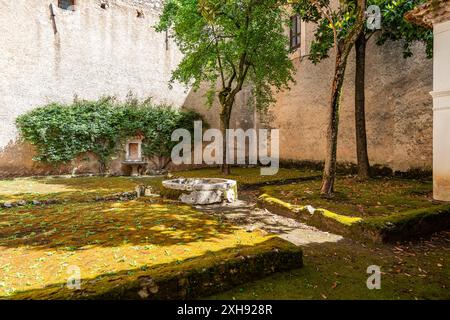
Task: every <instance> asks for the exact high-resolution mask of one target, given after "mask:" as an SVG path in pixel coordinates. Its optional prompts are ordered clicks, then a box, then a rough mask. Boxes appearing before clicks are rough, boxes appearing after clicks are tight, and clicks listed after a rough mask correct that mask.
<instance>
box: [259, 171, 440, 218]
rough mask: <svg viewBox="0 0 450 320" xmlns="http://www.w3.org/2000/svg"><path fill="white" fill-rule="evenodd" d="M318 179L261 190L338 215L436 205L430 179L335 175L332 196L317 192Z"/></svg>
mask: <svg viewBox="0 0 450 320" xmlns="http://www.w3.org/2000/svg"><path fill="white" fill-rule="evenodd" d="M320 184H321V181H320V180H319V179H315V180H308V181H301V182H296V183H292V184H286V185H283V186H266V187H263V188H261V191H262V193H265V194H267V195H269V196H272V197H275V198H278V199H281V200H283V201H285V202H287V203H290V204H293V205H302V206H304V205H312V206H313V207H315V208H323V209H327V210H330V211H332V212H335V213H337V214H340V215H349V216H359V217H367V216H388V215H392V214H396V213H400V212H404V211H408V210H413V209H420V208H431V207H434V206H438V205H439V204H436V203H434V202H433V199H432V183H431V182H430V181H418V180H405V179H396V178H378V179H372V180H369V181H367V182H359V181H358V180H357V179H355V178H354V177H338V178H337V179H336V186H335V189H336V193H335V196H334V197H333V198H324V197H322V196H321V195H320V192H319V191H320Z"/></svg>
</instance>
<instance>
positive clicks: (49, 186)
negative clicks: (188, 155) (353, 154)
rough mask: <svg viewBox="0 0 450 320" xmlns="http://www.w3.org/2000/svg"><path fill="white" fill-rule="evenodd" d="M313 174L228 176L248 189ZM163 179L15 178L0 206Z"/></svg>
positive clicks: (91, 195) (79, 198) (75, 197)
mask: <svg viewBox="0 0 450 320" xmlns="http://www.w3.org/2000/svg"><path fill="white" fill-rule="evenodd" d="M316 174H317V172H314V171H301V170H295V169H280V171H279V172H278V174H276V175H273V176H261V175H260V171H259V168H242V167H238V168H232V174H231V175H230V176H227V178H229V179H235V180H237V181H238V183H239V185H240V186H241V187H242V186H247V185H252V184H261V183H267V182H269V183H270V182H272V183H273V182H282V181H285V180H288V179H299V178H309V177H313V176H314V175H316ZM172 175H175V176H180V177H186V178H188V177H223V176H222V174H221V173H220V170H219V169H218V168H208V169H197V170H189V171H180V172H174V173H172ZM163 179H165V177H152V178H146V177H136V178H135V177H75V178H71V177H44V178H33V177H32V178H16V179H11V180H0V203H2V202H14V201H19V200H25V201H30V200H49V199H52V200H61V201H69V202H84V201H90V200H93V199H95V198H96V197H104V196H110V195H113V194H116V193H122V192H131V191H134V190H135V187H136V186H137V185H139V184H145V185H151V186H153V187H154V189H155V191H156V192H158V191H159V190H160V188H161V187H162V185H161V181H162V180H163Z"/></svg>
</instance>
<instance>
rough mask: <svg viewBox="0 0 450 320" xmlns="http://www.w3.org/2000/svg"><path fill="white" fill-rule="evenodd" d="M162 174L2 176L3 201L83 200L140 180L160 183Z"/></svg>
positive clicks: (121, 189) (0, 194) (0, 199)
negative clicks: (8, 178)
mask: <svg viewBox="0 0 450 320" xmlns="http://www.w3.org/2000/svg"><path fill="white" fill-rule="evenodd" d="M161 180H162V178H132V177H76V178H71V177H45V178H16V179H11V180H0V202H7V201H18V200H26V201H29V200H48V199H55V200H67V201H71V202H83V201H89V200H92V199H95V198H96V197H102V196H109V195H112V194H115V193H121V192H131V191H134V190H135V187H136V186H137V185H139V184H147V185H157V184H159V183H160V182H161Z"/></svg>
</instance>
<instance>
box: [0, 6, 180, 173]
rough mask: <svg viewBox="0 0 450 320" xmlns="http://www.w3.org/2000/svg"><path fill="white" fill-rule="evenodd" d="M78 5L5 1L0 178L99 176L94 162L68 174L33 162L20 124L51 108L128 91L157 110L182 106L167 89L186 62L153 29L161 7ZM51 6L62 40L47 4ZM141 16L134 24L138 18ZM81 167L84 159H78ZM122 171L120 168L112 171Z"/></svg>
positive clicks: (0, 10) (0, 26) (0, 11)
mask: <svg viewBox="0 0 450 320" xmlns="http://www.w3.org/2000/svg"><path fill="white" fill-rule="evenodd" d="M107 2H108V4H109V6H107V7H106V9H102V8H101V7H100V3H101V1H94V0H85V1H76V4H77V6H76V9H75V11H69V10H62V9H60V8H58V6H57V1H56V0H54V1H48V0H45V1H44V0H34V1H27V0H15V1H10V0H0V34H1V45H0V70H1V72H0V176H10V175H28V174H49V173H64V172H71V170H72V168H73V167H78V170H79V172H95V171H96V170H97V164H96V163H95V162H92V161H81V162H80V161H76V162H75V163H74V164H70V165H68V166H63V167H53V166H46V165H43V164H38V163H36V162H34V161H32V156H33V155H34V151H33V148H32V147H30V146H29V145H23V144H22V143H20V142H18V141H17V131H16V128H15V125H14V120H15V118H16V117H17V116H18V115H20V114H23V113H24V112H26V111H28V110H30V109H32V108H35V107H37V106H42V105H45V104H47V103H50V102H71V101H72V100H73V98H74V96H75V95H76V96H78V97H79V98H81V99H98V98H100V97H101V96H104V95H116V96H117V97H118V98H120V99H123V98H125V97H126V95H127V94H128V93H129V92H130V91H131V92H133V93H134V94H135V95H136V96H138V97H141V98H144V97H149V96H152V97H153V98H154V100H155V101H157V102H165V103H169V104H173V105H176V106H179V105H181V104H182V103H183V102H184V100H185V97H186V95H187V93H186V92H185V89H184V88H183V87H181V86H179V85H175V86H174V88H173V89H172V90H169V88H168V81H169V79H170V75H171V70H172V69H173V68H174V67H175V66H176V65H177V64H178V62H179V60H180V58H181V54H180V52H179V51H178V50H177V48H176V46H175V45H174V44H173V43H172V41H169V43H168V47H167V48H166V37H165V34H164V33H156V32H155V30H154V29H153V28H152V26H154V25H155V24H156V23H157V21H158V15H157V14H158V12H159V10H160V8H161V4H160V2H159V1H156V0H155V1H153V0H147V1H144V0H129V1H126V0H115V1H107ZM50 3H53V8H54V12H55V22H56V28H57V33H56V34H55V33H54V28H53V22H52V19H51V17H50V10H49V4H50ZM138 9H139V10H142V11H143V12H144V16H143V17H142V18H138V17H137V10H138ZM81 158H82V159H84V158H86V157H81ZM113 168H114V170H116V171H120V170H121V167H120V162H117V161H116V163H115V164H114V165H113Z"/></svg>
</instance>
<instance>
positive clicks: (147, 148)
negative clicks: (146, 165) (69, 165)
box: [16, 97, 202, 171]
mask: <svg viewBox="0 0 450 320" xmlns="http://www.w3.org/2000/svg"><path fill="white" fill-rule="evenodd" d="M195 120H202V118H201V116H200V115H199V114H198V113H196V112H194V111H179V110H175V109H174V108H172V107H170V106H166V105H155V104H153V103H152V102H151V100H150V99H148V100H145V101H138V100H137V99H134V98H130V99H127V101H126V102H122V103H121V102H118V101H117V99H115V98H114V97H105V98H102V99H100V100H97V101H85V100H75V101H74V102H73V103H72V104H68V105H65V104H57V103H52V104H49V105H46V106H43V107H39V108H36V109H34V110H31V111H29V112H28V113H26V114H23V115H21V116H19V117H18V118H17V119H16V125H17V127H18V129H19V132H20V134H21V137H22V138H23V140H24V141H27V142H29V143H31V144H32V145H34V146H35V147H36V150H37V155H36V157H35V160H37V161H42V162H47V163H65V162H70V161H72V160H74V159H75V158H77V157H78V156H79V155H81V154H84V153H86V152H92V153H93V154H95V155H96V156H97V158H98V160H99V163H100V169H101V171H105V170H106V169H107V167H108V164H109V162H110V161H111V159H112V158H113V157H114V156H115V155H117V154H118V152H120V151H121V150H123V143H124V142H125V140H126V139H127V138H129V137H131V136H134V135H136V134H138V133H139V134H143V135H144V137H145V139H144V141H143V154H144V155H145V156H147V157H149V158H155V157H156V158H162V159H164V160H163V161H162V162H163V163H164V164H167V160H166V159H168V158H169V157H170V153H171V150H172V147H173V146H174V145H175V144H176V143H177V142H172V141H171V135H172V132H173V131H174V130H175V129H177V128H184V129H187V130H189V131H191V132H193V127H194V121H195Z"/></svg>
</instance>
